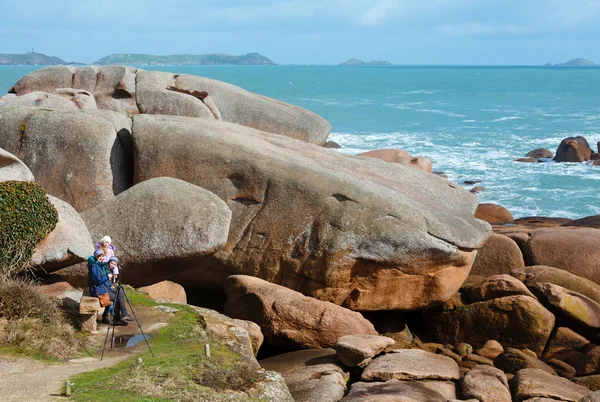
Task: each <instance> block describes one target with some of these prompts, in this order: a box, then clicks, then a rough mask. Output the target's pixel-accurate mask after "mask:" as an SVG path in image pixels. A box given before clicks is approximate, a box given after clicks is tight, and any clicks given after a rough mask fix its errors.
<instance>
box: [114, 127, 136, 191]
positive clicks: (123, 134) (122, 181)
mask: <svg viewBox="0 0 600 402" xmlns="http://www.w3.org/2000/svg"><path fill="white" fill-rule="evenodd" d="M110 167H111V170H112V175H113V194H114V195H118V194H120V193H122V192H123V191H125V190H127V189H129V188H131V187H132V186H133V173H134V161H133V136H132V135H131V132H130V131H129V130H128V129H126V128H123V129H121V130H119V131H118V132H117V136H116V138H115V142H114V143H113V146H112V148H111V150H110Z"/></svg>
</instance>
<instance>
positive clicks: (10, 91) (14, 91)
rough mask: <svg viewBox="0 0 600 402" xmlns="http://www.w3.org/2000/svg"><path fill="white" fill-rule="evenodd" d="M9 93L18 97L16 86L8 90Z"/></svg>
mask: <svg viewBox="0 0 600 402" xmlns="http://www.w3.org/2000/svg"><path fill="white" fill-rule="evenodd" d="M8 93H9V94H15V95H16V94H17V90H16V89H15V87H14V86H12V87H10V89H9V90H8Z"/></svg>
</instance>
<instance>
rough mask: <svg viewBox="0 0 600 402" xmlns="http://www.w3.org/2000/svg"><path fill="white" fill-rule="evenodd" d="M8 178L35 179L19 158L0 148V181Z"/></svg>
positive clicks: (19, 179) (18, 179)
mask: <svg viewBox="0 0 600 402" xmlns="http://www.w3.org/2000/svg"><path fill="white" fill-rule="evenodd" d="M9 180H17V181H35V179H34V178H33V173H31V170H29V168H28V167H27V166H26V165H25V164H24V163H23V162H21V160H20V159H19V158H17V157H16V156H14V155H13V154H11V153H10V152H8V151H5V150H4V149H2V148H0V182H1V181H9Z"/></svg>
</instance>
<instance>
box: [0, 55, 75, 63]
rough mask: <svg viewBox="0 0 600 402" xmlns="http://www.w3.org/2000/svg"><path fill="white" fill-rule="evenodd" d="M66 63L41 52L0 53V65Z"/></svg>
mask: <svg viewBox="0 0 600 402" xmlns="http://www.w3.org/2000/svg"><path fill="white" fill-rule="evenodd" d="M58 64H67V62H66V61H64V60H63V59H60V58H58V57H55V56H46V55H45V54H42V53H34V52H29V53H24V54H6V53H0V65H45V66H52V65H58Z"/></svg>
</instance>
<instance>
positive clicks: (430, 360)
mask: <svg viewBox="0 0 600 402" xmlns="http://www.w3.org/2000/svg"><path fill="white" fill-rule="evenodd" d="M459 378H460V371H459V369H458V364H456V362H455V361H454V360H452V359H451V358H450V357H447V356H442V355H436V354H434V353H431V352H426V351H424V350H420V349H396V350H392V351H391V353H388V354H385V355H383V356H379V357H377V358H375V359H373V360H371V362H370V363H369V364H368V365H367V367H365V369H364V370H363V372H362V374H361V376H360V379H361V381H388V380H391V379H397V380H436V381H453V380H458V379H459Z"/></svg>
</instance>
